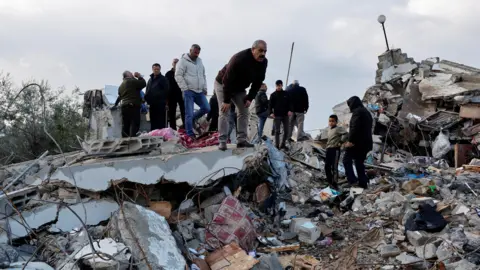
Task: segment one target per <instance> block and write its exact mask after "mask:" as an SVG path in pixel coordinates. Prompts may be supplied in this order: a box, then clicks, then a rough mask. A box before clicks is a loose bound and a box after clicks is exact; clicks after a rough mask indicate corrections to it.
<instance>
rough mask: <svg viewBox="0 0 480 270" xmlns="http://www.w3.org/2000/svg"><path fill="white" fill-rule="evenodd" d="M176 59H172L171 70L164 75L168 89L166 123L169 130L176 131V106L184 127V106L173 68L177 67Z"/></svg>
mask: <svg viewBox="0 0 480 270" xmlns="http://www.w3.org/2000/svg"><path fill="white" fill-rule="evenodd" d="M177 63H178V59H177V58H175V59H173V62H172V69H170V70H169V71H168V72H167V73H166V74H165V77H167V80H168V85H169V87H170V89H169V94H170V95H169V97H168V122H169V123H170V128H172V129H174V130H177V104H178V106H179V107H180V115H181V116H182V125H185V104H184V103H183V95H182V90H181V89H180V87H178V84H177V81H176V80H175V67H176V66H177Z"/></svg>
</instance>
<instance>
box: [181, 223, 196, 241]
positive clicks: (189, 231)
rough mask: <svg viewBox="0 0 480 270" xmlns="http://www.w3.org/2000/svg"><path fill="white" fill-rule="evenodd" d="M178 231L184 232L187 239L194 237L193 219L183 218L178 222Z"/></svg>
mask: <svg viewBox="0 0 480 270" xmlns="http://www.w3.org/2000/svg"><path fill="white" fill-rule="evenodd" d="M178 231H179V232H180V233H181V234H182V236H183V238H185V240H191V239H193V231H194V225H193V221H191V220H188V219H187V220H183V221H181V222H180V223H178Z"/></svg>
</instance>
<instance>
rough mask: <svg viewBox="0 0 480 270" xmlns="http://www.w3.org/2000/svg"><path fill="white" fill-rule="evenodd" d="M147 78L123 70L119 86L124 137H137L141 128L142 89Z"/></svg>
mask: <svg viewBox="0 0 480 270" xmlns="http://www.w3.org/2000/svg"><path fill="white" fill-rule="evenodd" d="M145 85H146V83H145V80H144V79H143V78H142V75H140V73H138V72H135V74H132V72H130V71H125V72H123V82H122V84H121V85H120V87H119V88H118V96H119V98H120V100H121V101H122V105H121V106H122V137H124V138H125V137H135V136H136V135H137V132H138V130H139V129H140V108H141V106H142V98H141V96H140V91H142V89H143V88H144V87H145Z"/></svg>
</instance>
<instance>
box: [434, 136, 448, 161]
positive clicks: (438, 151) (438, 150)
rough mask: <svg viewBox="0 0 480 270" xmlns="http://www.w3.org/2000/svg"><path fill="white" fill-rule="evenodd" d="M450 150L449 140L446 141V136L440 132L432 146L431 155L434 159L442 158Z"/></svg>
mask: <svg viewBox="0 0 480 270" xmlns="http://www.w3.org/2000/svg"><path fill="white" fill-rule="evenodd" d="M450 149H451V145H450V140H449V139H448V134H445V133H443V132H442V131H440V134H438V136H437V138H435V141H434V142H433V146H432V155H433V157H434V158H442V157H443V156H444V155H446V154H447V153H448V152H449V151H450Z"/></svg>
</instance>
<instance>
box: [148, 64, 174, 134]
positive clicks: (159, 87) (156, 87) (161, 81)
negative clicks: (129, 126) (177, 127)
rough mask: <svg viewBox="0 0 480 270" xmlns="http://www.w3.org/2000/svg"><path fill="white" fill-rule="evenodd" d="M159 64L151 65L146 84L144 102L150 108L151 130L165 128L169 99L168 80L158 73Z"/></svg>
mask: <svg viewBox="0 0 480 270" xmlns="http://www.w3.org/2000/svg"><path fill="white" fill-rule="evenodd" d="M160 68H161V67H160V64H158V63H155V64H153V65H152V71H153V73H152V74H151V75H150V79H149V80H148V83H147V90H146V93H145V101H146V102H147V103H148V105H149V106H150V125H151V128H150V129H151V130H155V129H162V128H166V127H167V123H166V120H167V108H168V105H167V104H168V97H169V93H168V92H169V85H168V80H167V79H166V78H165V77H164V76H163V75H162V73H161V72H160Z"/></svg>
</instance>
